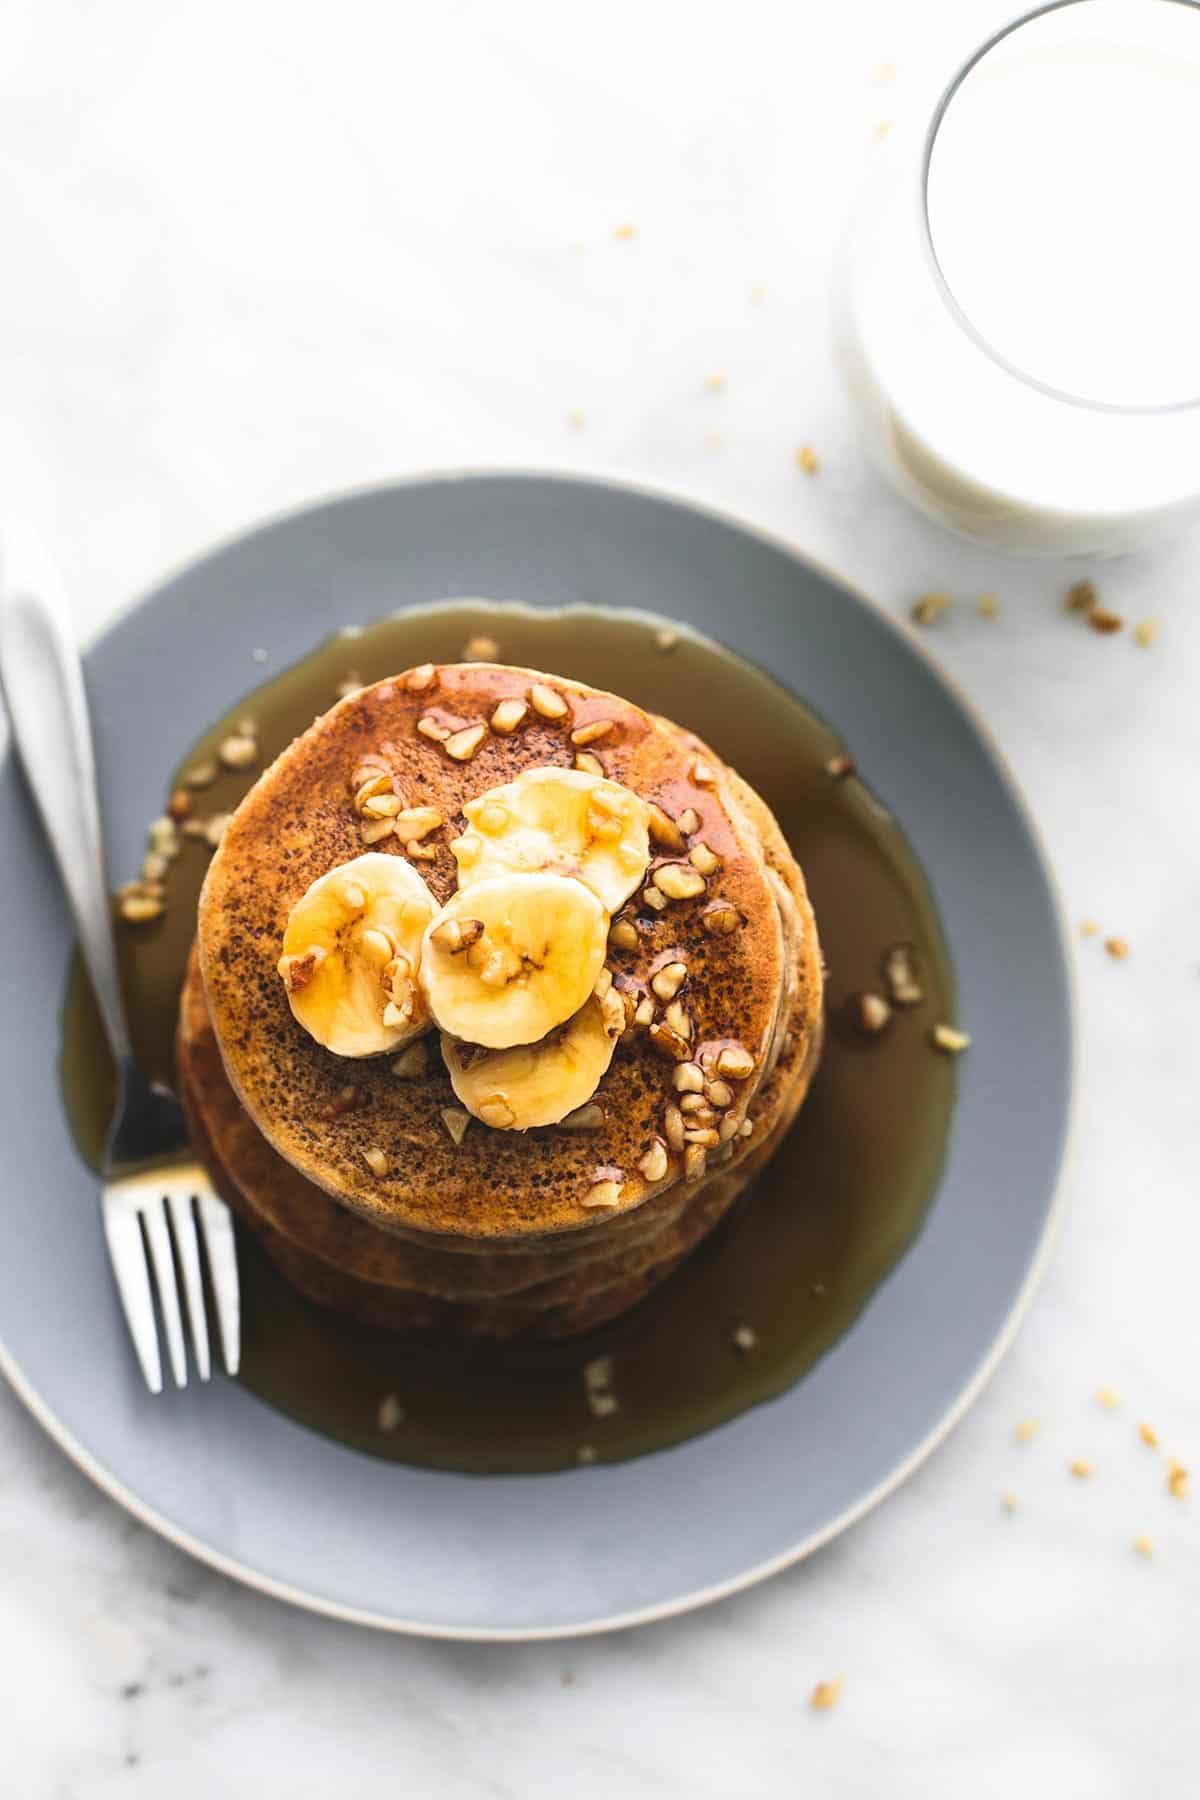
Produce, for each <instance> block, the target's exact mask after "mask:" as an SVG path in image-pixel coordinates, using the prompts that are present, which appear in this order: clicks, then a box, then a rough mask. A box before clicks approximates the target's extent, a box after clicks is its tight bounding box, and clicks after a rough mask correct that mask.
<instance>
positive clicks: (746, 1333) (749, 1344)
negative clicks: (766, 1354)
mask: <svg viewBox="0 0 1200 1800" xmlns="http://www.w3.org/2000/svg"><path fill="white" fill-rule="evenodd" d="M733 1341H734V1343H735V1345H736V1346H737V1348H738V1349H739V1350H744V1351H750V1350H756V1349H757V1348H758V1333H757V1331H755V1329H754V1327H753V1325H738V1326H735V1327H734V1333H733Z"/></svg>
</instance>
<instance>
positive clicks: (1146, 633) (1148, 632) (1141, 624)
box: [1133, 619, 1158, 650]
mask: <svg viewBox="0 0 1200 1800" xmlns="http://www.w3.org/2000/svg"><path fill="white" fill-rule="evenodd" d="M1157 636H1158V620H1157V619H1139V620H1138V622H1137V624H1136V625H1135V626H1134V628H1133V641H1134V643H1135V644H1139V645H1140V646H1141V648H1142V649H1143V650H1148V649H1149V648H1150V646H1151V644H1152V643H1153V642H1154V640H1155V638H1156V637H1157Z"/></svg>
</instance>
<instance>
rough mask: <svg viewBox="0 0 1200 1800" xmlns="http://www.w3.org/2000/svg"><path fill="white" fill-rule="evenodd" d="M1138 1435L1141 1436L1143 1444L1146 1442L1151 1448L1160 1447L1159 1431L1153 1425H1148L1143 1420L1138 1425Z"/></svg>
mask: <svg viewBox="0 0 1200 1800" xmlns="http://www.w3.org/2000/svg"><path fill="white" fill-rule="evenodd" d="M1138 1436H1139V1437H1140V1438H1141V1440H1142V1442H1143V1444H1146V1445H1147V1446H1148V1447H1149V1448H1150V1449H1151V1450H1157V1449H1158V1433H1157V1431H1155V1429H1154V1427H1153V1425H1147V1424H1146V1423H1145V1421H1144V1420H1143V1422H1142V1423H1141V1424H1140V1425H1139V1426H1138Z"/></svg>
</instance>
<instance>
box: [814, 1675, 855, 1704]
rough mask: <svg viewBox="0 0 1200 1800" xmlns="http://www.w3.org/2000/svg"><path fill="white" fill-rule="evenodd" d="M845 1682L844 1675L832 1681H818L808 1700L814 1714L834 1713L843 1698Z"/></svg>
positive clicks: (837, 1676) (836, 1676)
mask: <svg viewBox="0 0 1200 1800" xmlns="http://www.w3.org/2000/svg"><path fill="white" fill-rule="evenodd" d="M845 1681H846V1677H845V1676H844V1675H835V1676H834V1678H833V1680H832V1681H818V1683H817V1685H816V1687H815V1688H814V1689H813V1691H812V1693H811V1694H810V1695H809V1699H808V1704H809V1705H810V1706H811V1708H812V1710H813V1711H814V1712H832V1710H833V1708H834V1707H835V1706H836V1705H837V1703H838V1701H839V1700H840V1699H841V1697H842V1688H843V1687H844V1686H845Z"/></svg>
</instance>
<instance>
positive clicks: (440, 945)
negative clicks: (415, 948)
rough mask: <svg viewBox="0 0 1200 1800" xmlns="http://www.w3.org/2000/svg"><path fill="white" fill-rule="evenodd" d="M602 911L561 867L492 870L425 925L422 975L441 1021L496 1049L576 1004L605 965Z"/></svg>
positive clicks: (556, 1021)
mask: <svg viewBox="0 0 1200 1800" xmlns="http://www.w3.org/2000/svg"><path fill="white" fill-rule="evenodd" d="M607 947H608V914H607V913H606V912H605V910H604V908H603V907H602V906H601V904H600V902H599V900H597V898H596V896H595V894H593V893H592V891H591V889H590V888H586V887H584V886H583V884H582V882H579V881H574V880H572V879H571V877H570V876H568V875H549V874H540V875H493V876H492V877H491V878H490V879H489V880H487V881H477V882H475V883H474V884H473V886H471V887H469V888H467V889H465V890H464V889H462V888H460V889H459V891H458V893H456V894H454V895H452V896H451V898H450V899H449V900H448V901H447V902H446V904H445V906H444V907H443V908H442V910H441V912H440V913H439V914H438V915H437V918H436V919H435V920H434V921H433V923H432V924H431V925H430V927H429V929H428V930H427V931H426V933H425V940H424V944H423V946H422V950H421V985H422V987H423V988H424V990H425V997H426V999H427V1001H428V1002H429V1010H430V1012H431V1013H432V1014H433V1016H434V1018H435V1019H436V1020H437V1023H438V1024H439V1025H440V1026H441V1028H442V1030H443V1031H448V1032H450V1033H451V1035H452V1036H453V1037H457V1038H465V1039H466V1040H467V1042H468V1043H471V1044H484V1045H486V1046H487V1047H488V1049H491V1050H504V1049H507V1048H508V1046H509V1045H511V1044H534V1043H536V1042H537V1041H538V1039H539V1038H544V1037H545V1035H546V1033H547V1032H548V1031H552V1030H553V1029H554V1027H555V1026H556V1025H561V1024H562V1023H563V1021H564V1019H569V1018H570V1017H571V1015H572V1014H573V1013H577V1012H578V1011H579V1008H580V1007H581V1006H582V1005H583V1003H584V1001H585V1000H586V999H587V997H588V995H589V994H590V993H591V991H592V988H593V987H594V985H595V981H596V977H597V975H598V974H599V973H600V970H601V969H602V967H603V966H604V957H605V952H606V950H607Z"/></svg>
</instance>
